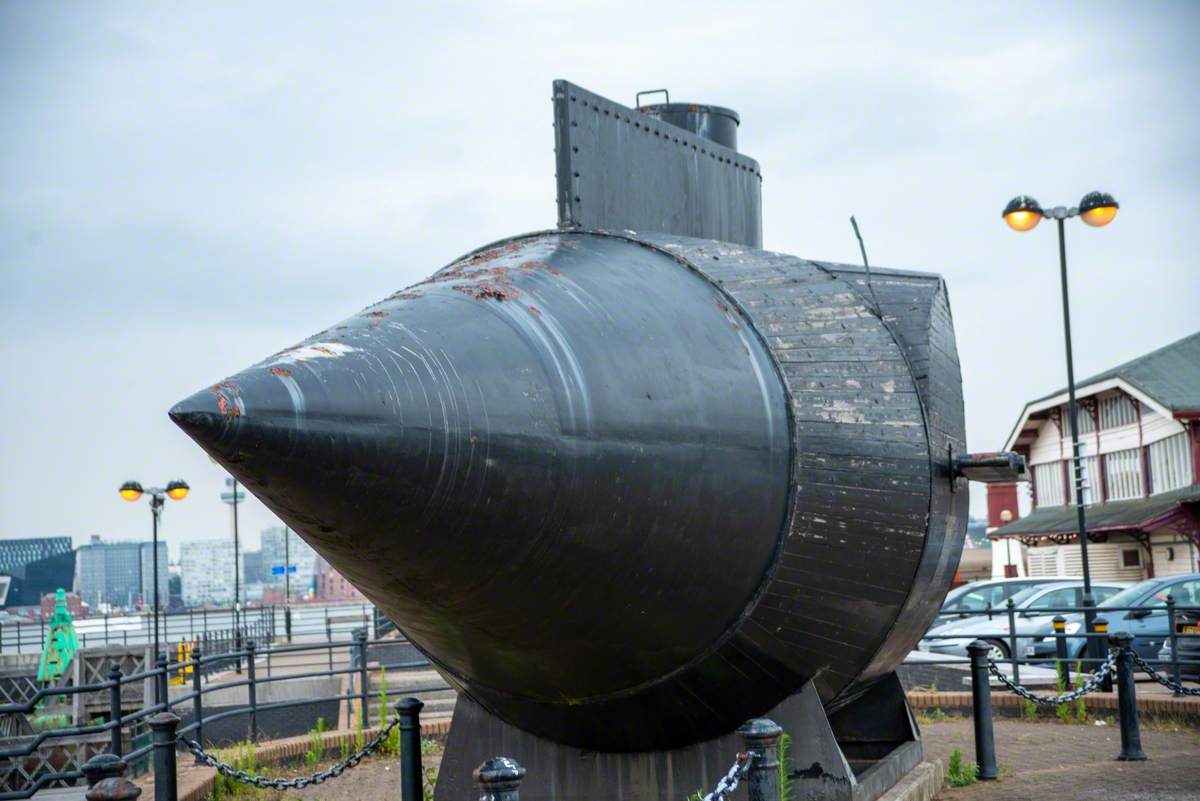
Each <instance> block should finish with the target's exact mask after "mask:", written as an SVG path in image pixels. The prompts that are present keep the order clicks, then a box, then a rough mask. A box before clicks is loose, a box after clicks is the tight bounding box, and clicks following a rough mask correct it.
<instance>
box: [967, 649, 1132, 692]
mask: <svg viewBox="0 0 1200 801" xmlns="http://www.w3.org/2000/svg"><path fill="white" fill-rule="evenodd" d="M1135 658H1136V657H1135ZM1116 666H1117V651H1116V650H1115V649H1114V650H1111V651H1109V652H1108V659H1107V660H1105V662H1104V664H1103V665H1101V666H1100V667H1099V668H1097V669H1096V672H1095V673H1092V674H1091V675H1090V676H1088V678H1087V681H1085V682H1084V683H1083V684H1081V685H1079V686H1078V687H1076V688H1075V689H1074V690H1072V691H1071V692H1069V693H1064V694H1062V695H1038V694H1037V693H1034V692H1030V691H1029V690H1027V689H1025V688H1024V687H1022V686H1021V685H1019V684H1015V683H1014V682H1013V681H1012V679H1010V678H1009V677H1008V676H1005V675H1004V673H1002V672H1001V670H1000V667H999V666H998V665H997V664H996V663H995V662H993V661H992V660H991V659H989V660H988V671H989V672H990V673H991V674H992V675H993V676H995V677H996V678H997V679H998V680H999V681H1000V683H1001V684H1003V685H1004V686H1005V687H1007V688H1008V689H1010V690H1012V691H1013V692H1014V693H1016V694H1017V695H1019V696H1021V697H1022V698H1024V699H1026V700H1028V701H1033V702H1034V703H1035V704H1042V705H1043V706H1062V705H1063V704H1069V703H1072V702H1073V701H1077V700H1079V699H1080V698H1082V697H1083V696H1085V695H1087V694H1088V693H1090V692H1095V690H1096V689H1097V688H1098V687H1099V686H1100V685H1101V684H1102V683H1103V682H1104V679H1105V678H1107V677H1108V676H1110V675H1115V673H1116Z"/></svg>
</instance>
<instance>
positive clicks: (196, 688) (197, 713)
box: [192, 646, 204, 765]
mask: <svg viewBox="0 0 1200 801" xmlns="http://www.w3.org/2000/svg"><path fill="white" fill-rule="evenodd" d="M202 654H203V651H201V650H200V647H199V646H197V647H195V648H193V649H192V720H193V721H194V722H195V724H196V742H198V743H200V746H201V747H204V701H203V699H202V698H201V697H200V657H201V655H202ZM196 764H197V765H203V764H204V760H202V759H201V758H200V757H196Z"/></svg>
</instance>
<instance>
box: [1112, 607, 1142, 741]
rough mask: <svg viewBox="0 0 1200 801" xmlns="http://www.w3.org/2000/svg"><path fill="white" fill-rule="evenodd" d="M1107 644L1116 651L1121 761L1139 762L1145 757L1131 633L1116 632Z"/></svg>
mask: <svg viewBox="0 0 1200 801" xmlns="http://www.w3.org/2000/svg"><path fill="white" fill-rule="evenodd" d="M1108 644H1109V645H1110V646H1112V647H1113V648H1117V649H1119V650H1118V651H1117V709H1118V710H1119V711H1120V713H1121V753H1120V754H1119V755H1118V756H1117V759H1119V760H1120V761H1122V762H1141V761H1143V760H1144V759H1145V758H1146V755H1145V753H1143V752H1142V733H1141V731H1140V730H1139V729H1138V716H1137V695H1136V693H1135V690H1134V685H1133V653H1132V651H1131V650H1130V649H1131V648H1132V646H1133V635H1132V634H1130V633H1129V632H1127V631H1122V632H1118V633H1116V634H1114V635H1112V636H1111V637H1109V638H1108Z"/></svg>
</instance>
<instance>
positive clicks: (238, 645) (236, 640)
mask: <svg viewBox="0 0 1200 801" xmlns="http://www.w3.org/2000/svg"><path fill="white" fill-rule="evenodd" d="M233 650H234V654H235V656H234V659H235V660H236V661H235V662H234V664H233V672H234V673H241V672H242V623H241V621H239V622H238V625H237V626H235V627H234V629H233Z"/></svg>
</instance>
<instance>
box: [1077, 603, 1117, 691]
mask: <svg viewBox="0 0 1200 801" xmlns="http://www.w3.org/2000/svg"><path fill="white" fill-rule="evenodd" d="M1092 626H1093V627H1094V629H1093V630H1094V631H1095V632H1096V637H1099V638H1101V639H1100V642H1107V641H1108V620H1107V618H1103V617H1100V616H1099V615H1097V616H1096V619H1095V621H1093V623H1092ZM1093 639H1095V638H1093ZM1099 650H1100V652H1101V655H1103V651H1104V649H1103V648H1101V649H1099ZM1084 652H1085V653H1090V652H1091V651H1090V649H1089V648H1087V647H1086V646H1084ZM1101 664H1103V663H1101ZM1099 669H1100V665H1091V666H1089V668H1088V672H1089V673H1094V672H1095V671H1097V670H1099ZM1100 690H1101V692H1106V693H1111V692H1112V691H1113V675H1112V673H1106V674H1105V676H1104V680H1103V681H1101V682H1100Z"/></svg>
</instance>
